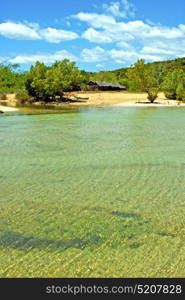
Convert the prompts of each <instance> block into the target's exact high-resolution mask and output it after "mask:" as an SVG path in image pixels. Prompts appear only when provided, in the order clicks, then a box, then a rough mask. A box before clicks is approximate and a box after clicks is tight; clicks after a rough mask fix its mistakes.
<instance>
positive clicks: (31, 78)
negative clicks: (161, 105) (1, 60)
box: [0, 59, 185, 102]
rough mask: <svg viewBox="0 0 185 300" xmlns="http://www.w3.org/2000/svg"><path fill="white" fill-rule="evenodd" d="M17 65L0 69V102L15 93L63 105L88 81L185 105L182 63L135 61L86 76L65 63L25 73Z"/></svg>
mask: <svg viewBox="0 0 185 300" xmlns="http://www.w3.org/2000/svg"><path fill="white" fill-rule="evenodd" d="M17 68H18V65H2V64H1V65H0V99H3V98H6V94H7V93H16V97H17V99H19V100H21V101H23V102H24V101H32V102H34V101H44V102H49V101H54V102H55V101H64V100H65V99H66V92H71V91H77V90H81V89H82V90H88V82H89V81H107V82H118V83H120V84H122V85H124V86H126V88H127V90H128V91H135V92H146V93H148V99H149V100H150V101H151V102H153V101H155V99H156V98H157V95H158V92H159V91H164V93H165V96H166V97H167V98H168V99H177V100H182V101H185V59H178V60H174V61H170V62H160V63H151V64H147V63H145V61H144V60H143V59H140V60H138V61H137V62H136V63H135V64H133V65H132V66H131V67H130V68H123V69H120V70H115V71H100V72H94V73H93V72H86V71H83V70H79V68H78V67H77V66H76V64H75V63H74V62H70V61H69V60H67V59H64V60H62V61H57V62H55V63H53V64H52V65H51V66H47V65H45V64H44V63H41V62H36V63H35V65H33V66H31V68H30V70H29V71H27V72H20V71H17Z"/></svg>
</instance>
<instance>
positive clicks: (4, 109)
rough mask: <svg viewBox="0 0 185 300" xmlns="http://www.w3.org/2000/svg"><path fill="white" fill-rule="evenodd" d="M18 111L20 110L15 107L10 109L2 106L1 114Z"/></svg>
mask: <svg viewBox="0 0 185 300" xmlns="http://www.w3.org/2000/svg"><path fill="white" fill-rule="evenodd" d="M17 110H18V109H17V108H15V107H8V106H3V105H0V112H2V113H6V112H13V111H17Z"/></svg>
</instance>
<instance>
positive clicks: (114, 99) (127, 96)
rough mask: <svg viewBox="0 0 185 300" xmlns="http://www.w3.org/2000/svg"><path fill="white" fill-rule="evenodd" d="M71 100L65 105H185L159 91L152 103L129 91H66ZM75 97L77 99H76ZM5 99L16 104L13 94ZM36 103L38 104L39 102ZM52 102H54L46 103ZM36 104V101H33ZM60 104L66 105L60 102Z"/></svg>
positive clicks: (9, 109) (7, 109) (143, 95)
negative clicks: (169, 98) (167, 97)
mask: <svg viewBox="0 0 185 300" xmlns="http://www.w3.org/2000/svg"><path fill="white" fill-rule="evenodd" d="M66 96H68V97H69V98H70V99H71V100H75V101H74V102H73V101H71V103H67V105H72V106H89V107H96V106H136V107H145V106H150V107H151V106H152V107H157V106H168V107H170V106H178V107H179V106H185V103H182V102H179V101H175V100H168V99H166V98H165V96H164V93H162V92H161V93H159V95H158V98H157V99H156V100H155V102H154V103H150V102H149V101H148V100H147V93H130V92H110V91H108V92H102V91H98V92H81V91H79V92H72V93H66ZM74 96H75V97H74ZM76 97H77V98H78V99H76ZM7 98H8V99H7V100H6V101H4V102H6V103H7V104H8V105H10V106H15V105H16V101H17V100H16V99H15V95H14V94H9V95H7ZM37 104H40V103H39V102H38V103H37ZM48 104H52V105H53V104H54V103H48ZM35 105H36V103H35ZM60 105H62V106H63V105H64V106H65V105H66V104H65V103H62V104H60ZM1 107H2V109H1ZM1 107H0V110H5V109H6V111H13V110H17V109H16V108H11V107H5V106H1Z"/></svg>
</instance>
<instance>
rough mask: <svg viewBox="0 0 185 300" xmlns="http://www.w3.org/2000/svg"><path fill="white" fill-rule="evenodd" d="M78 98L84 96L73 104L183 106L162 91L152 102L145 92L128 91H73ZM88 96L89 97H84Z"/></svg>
mask: <svg viewBox="0 0 185 300" xmlns="http://www.w3.org/2000/svg"><path fill="white" fill-rule="evenodd" d="M74 94H75V95H76V96H78V97H80V98H82V99H83V98H84V101H83V102H75V103H73V105H84V106H101V105H111V106H136V107H141V106H142V107H145V106H150V107H151V106H154V107H156V106H185V103H182V102H179V101H175V100H168V99H166V98H165V96H164V93H159V95H158V98H157V99H156V100H155V102H154V103H150V102H149V101H148V100H147V93H129V92H77V93H74ZM85 98H89V99H85Z"/></svg>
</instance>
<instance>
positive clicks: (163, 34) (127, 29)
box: [0, 0, 185, 71]
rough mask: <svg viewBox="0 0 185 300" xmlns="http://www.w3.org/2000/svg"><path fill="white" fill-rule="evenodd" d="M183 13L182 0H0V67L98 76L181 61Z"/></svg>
mask: <svg viewBox="0 0 185 300" xmlns="http://www.w3.org/2000/svg"><path fill="white" fill-rule="evenodd" d="M184 12H185V1H184V0H177V1H175V0H112V1H111V0H110V1H108V0H101V1H100V0H52V1H51V0H50V1H49V0H42V1H41V0H32V1H23V0H6V1H1V3H0V45H1V47H0V62H8V63H9V62H10V63H19V64H20V65H21V68H22V69H26V68H28V67H29V66H30V64H33V63H34V62H35V61H37V60H40V61H43V62H44V63H47V64H50V63H52V62H54V61H56V60H61V59H64V58H69V59H70V60H72V61H76V62H77V65H78V66H79V67H80V68H82V69H85V70H88V71H98V70H112V69H116V68H121V67H124V66H129V65H131V64H133V63H134V62H135V61H136V60H137V59H139V58H144V59H145V60H146V61H148V62H151V61H159V60H166V59H173V58H177V57H185V19H184V16H183V14H184Z"/></svg>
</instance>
